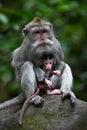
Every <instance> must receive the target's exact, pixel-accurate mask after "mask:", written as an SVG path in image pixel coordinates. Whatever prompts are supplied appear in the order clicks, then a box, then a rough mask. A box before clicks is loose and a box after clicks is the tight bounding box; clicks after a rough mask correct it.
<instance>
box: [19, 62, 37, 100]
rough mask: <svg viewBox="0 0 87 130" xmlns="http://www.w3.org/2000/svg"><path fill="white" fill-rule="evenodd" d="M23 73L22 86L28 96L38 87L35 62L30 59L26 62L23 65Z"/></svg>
mask: <svg viewBox="0 0 87 130" xmlns="http://www.w3.org/2000/svg"><path fill="white" fill-rule="evenodd" d="M21 74H22V77H21V86H22V89H23V92H24V94H25V96H26V98H28V97H29V96H31V95H32V94H33V93H34V92H35V90H36V88H37V83H36V77H35V73H34V70H33V64H32V63H31V62H28V61H27V62H25V63H24V65H23V66H22V69H21Z"/></svg>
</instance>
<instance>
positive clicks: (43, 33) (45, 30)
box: [31, 26, 51, 43]
mask: <svg viewBox="0 0 87 130" xmlns="http://www.w3.org/2000/svg"><path fill="white" fill-rule="evenodd" d="M50 33H51V31H50V27H49V26H37V27H32V29H31V37H32V38H33V40H34V41H40V42H41V43H45V40H46V39H50V35H51V34H50Z"/></svg>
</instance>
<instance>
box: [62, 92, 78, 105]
mask: <svg viewBox="0 0 87 130" xmlns="http://www.w3.org/2000/svg"><path fill="white" fill-rule="evenodd" d="M62 92H63V94H62V98H63V100H65V99H66V98H70V100H71V103H73V104H74V103H75V102H76V96H75V94H74V93H73V92H72V91H69V92H66V91H64V90H63V91H62Z"/></svg>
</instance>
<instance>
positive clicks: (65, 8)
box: [0, 0, 87, 91]
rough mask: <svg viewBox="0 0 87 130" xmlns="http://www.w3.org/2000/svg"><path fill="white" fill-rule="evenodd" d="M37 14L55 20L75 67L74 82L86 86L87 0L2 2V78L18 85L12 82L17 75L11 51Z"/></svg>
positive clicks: (0, 74) (57, 35)
mask: <svg viewBox="0 0 87 130" xmlns="http://www.w3.org/2000/svg"><path fill="white" fill-rule="evenodd" d="M13 3H14V4H13ZM35 16H39V17H41V18H43V19H44V20H48V21H51V22H52V23H53V24H54V30H55V32H56V33H55V34H56V37H57V38H58V39H59V41H60V42H61V45H62V47H63V50H64V54H65V61H66V62H67V63H68V64H69V65H70V66H71V68H72V71H73V75H74V80H75V86H76V87H77V89H80V88H84V87H85V86H86V85H87V44H86V30H87V24H86V21H87V1H86V0H73V1H72V0H69V1H68V0H48V1H46V0H43V1H42V0H26V1H24V0H19V1H14V0H13V1H11V0H9V1H6V0H2V1H1V2H0V41H1V42H0V63H1V64H0V82H1V83H3V84H5V85H8V84H9V83H10V86H11V87H15V86H16V85H13V81H14V79H15V78H14V77H15V76H14V69H13V68H12V66H11V60H12V51H13V50H14V49H15V48H17V47H18V46H19V45H20V44H21V42H22V40H23V37H22V35H21V30H22V28H23V27H24V25H25V24H26V23H28V22H29V21H31V20H32V19H33V18H34V17H35ZM77 84H78V85H77ZM16 88H17V87H16ZM17 89H18V88H17ZM17 89H16V91H17ZM14 90H15V89H14Z"/></svg>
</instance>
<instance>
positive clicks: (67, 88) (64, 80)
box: [60, 64, 76, 103]
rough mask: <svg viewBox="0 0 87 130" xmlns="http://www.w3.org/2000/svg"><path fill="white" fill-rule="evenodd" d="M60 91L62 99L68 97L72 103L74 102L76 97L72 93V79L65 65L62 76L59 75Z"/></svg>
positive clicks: (68, 68)
mask: <svg viewBox="0 0 87 130" xmlns="http://www.w3.org/2000/svg"><path fill="white" fill-rule="evenodd" d="M60 85H61V88H60V89H61V91H62V92H63V98H66V97H68V96H69V97H70V99H71V101H72V103H74V102H75V101H76V96H75V94H74V93H73V92H72V90H71V89H72V85H73V77H72V72H71V69H70V67H69V66H68V65H67V64H66V66H65V69H64V72H63V74H62V75H61V81H60Z"/></svg>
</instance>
